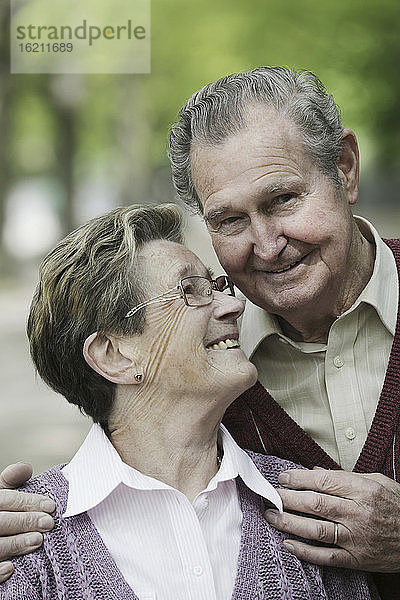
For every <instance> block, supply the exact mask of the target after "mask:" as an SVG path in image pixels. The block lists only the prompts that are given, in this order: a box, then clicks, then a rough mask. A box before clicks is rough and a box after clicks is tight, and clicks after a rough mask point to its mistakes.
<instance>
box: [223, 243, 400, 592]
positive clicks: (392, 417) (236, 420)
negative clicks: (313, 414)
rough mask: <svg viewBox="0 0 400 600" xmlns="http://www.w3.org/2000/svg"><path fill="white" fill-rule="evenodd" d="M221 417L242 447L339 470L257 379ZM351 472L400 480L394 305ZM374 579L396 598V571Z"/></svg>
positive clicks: (399, 347)
mask: <svg viewBox="0 0 400 600" xmlns="http://www.w3.org/2000/svg"><path fill="white" fill-rule="evenodd" d="M384 241H385V242H386V244H387V245H388V246H389V248H390V249H391V251H392V252H393V254H394V257H395V260H396V265H397V270H398V272H399V279H400V240H398V239H391V240H384ZM223 422H224V424H225V425H226V427H227V428H228V430H229V432H230V433H231V434H232V436H233V437H234V438H235V440H236V442H237V443H238V444H239V445H240V446H242V448H251V449H252V450H254V451H255V452H268V453H269V454H276V455H278V456H281V457H284V458H287V459H288V460H292V461H293V462H296V463H299V464H302V465H304V466H306V467H307V468H309V469H312V468H313V467H314V466H320V467H324V468H326V469H340V467H339V465H338V464H337V463H336V462H335V461H334V460H333V459H332V458H331V457H330V456H329V455H328V454H327V453H326V452H325V451H324V450H323V449H322V448H321V447H320V446H319V445H318V444H317V443H316V442H315V441H314V440H313V439H312V438H311V437H310V436H309V435H308V434H307V433H306V432H305V431H304V430H303V429H302V428H301V427H300V426H299V425H298V424H297V423H296V422H295V421H294V420H293V419H292V418H291V417H290V416H289V415H288V414H287V413H286V412H285V411H284V410H283V409H282V408H281V407H280V406H279V404H278V403H277V402H276V401H275V400H274V399H273V397H272V396H271V395H270V394H269V393H268V392H267V391H266V389H265V388H264V387H263V386H262V385H261V383H260V382H257V383H256V384H255V385H254V386H253V387H252V388H250V390H247V391H246V392H245V393H244V394H242V396H240V397H239V398H238V399H237V400H235V402H234V403H233V404H232V405H231V406H230V407H229V408H228V410H227V412H226V414H225V417H224V421H223ZM354 471H356V472H359V473H374V472H378V473H383V474H384V475H387V476H388V477H391V478H392V479H396V481H399V482H400V310H399V311H398V313H397V324H396V331H395V336H394V341H393V345H392V349H391V353H390V357H389V362H388V367H387V370H386V376H385V381H384V384H383V387H382V391H381V395H380V398H379V401H378V405H377V408H376V413H375V416H374V419H373V421H372V425H371V429H370V431H369V434H368V436H367V439H366V441H365V444H364V447H363V449H362V451H361V454H360V456H359V458H358V460H357V463H356V465H355V467H354ZM375 579H376V581H377V583H378V587H379V590H380V593H381V597H382V599H384V600H398V599H399V598H400V592H399V590H400V575H399V574H397V573H396V574H389V575H381V574H377V575H375Z"/></svg>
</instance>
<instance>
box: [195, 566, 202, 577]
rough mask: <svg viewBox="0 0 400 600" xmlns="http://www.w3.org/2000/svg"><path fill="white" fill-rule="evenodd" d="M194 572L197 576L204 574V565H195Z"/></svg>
mask: <svg viewBox="0 0 400 600" xmlns="http://www.w3.org/2000/svg"><path fill="white" fill-rule="evenodd" d="M193 573H194V574H195V575H197V577H200V575H202V574H203V567H201V566H200V565H197V567H193Z"/></svg>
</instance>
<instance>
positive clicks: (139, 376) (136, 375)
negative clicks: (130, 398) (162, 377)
mask: <svg viewBox="0 0 400 600" xmlns="http://www.w3.org/2000/svg"><path fill="white" fill-rule="evenodd" d="M135 379H136V381H137V382H138V383H140V382H141V381H142V379H143V375H142V374H141V373H136V374H135Z"/></svg>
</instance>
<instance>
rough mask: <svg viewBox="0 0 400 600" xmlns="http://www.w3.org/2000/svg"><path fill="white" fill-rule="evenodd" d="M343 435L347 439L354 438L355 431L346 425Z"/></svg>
mask: <svg viewBox="0 0 400 600" xmlns="http://www.w3.org/2000/svg"><path fill="white" fill-rule="evenodd" d="M345 436H346V437H347V439H348V440H354V438H355V437H356V432H355V431H354V429H353V428H352V427H348V428H347V429H346V431H345Z"/></svg>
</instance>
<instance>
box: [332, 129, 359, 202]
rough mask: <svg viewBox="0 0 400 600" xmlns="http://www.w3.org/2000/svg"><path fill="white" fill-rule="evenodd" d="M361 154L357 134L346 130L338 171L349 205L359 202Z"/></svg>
mask: <svg viewBox="0 0 400 600" xmlns="http://www.w3.org/2000/svg"><path fill="white" fill-rule="evenodd" d="M359 163H360V161H359V153H358V144H357V138H356V134H355V133H354V131H353V130H352V129H344V130H343V135H342V148H341V151H340V155H339V160H338V165H337V167H338V171H339V177H340V181H341V182H342V188H343V191H344V192H345V194H346V196H347V199H348V202H349V204H355V203H356V202H357V200H358V171H359Z"/></svg>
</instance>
